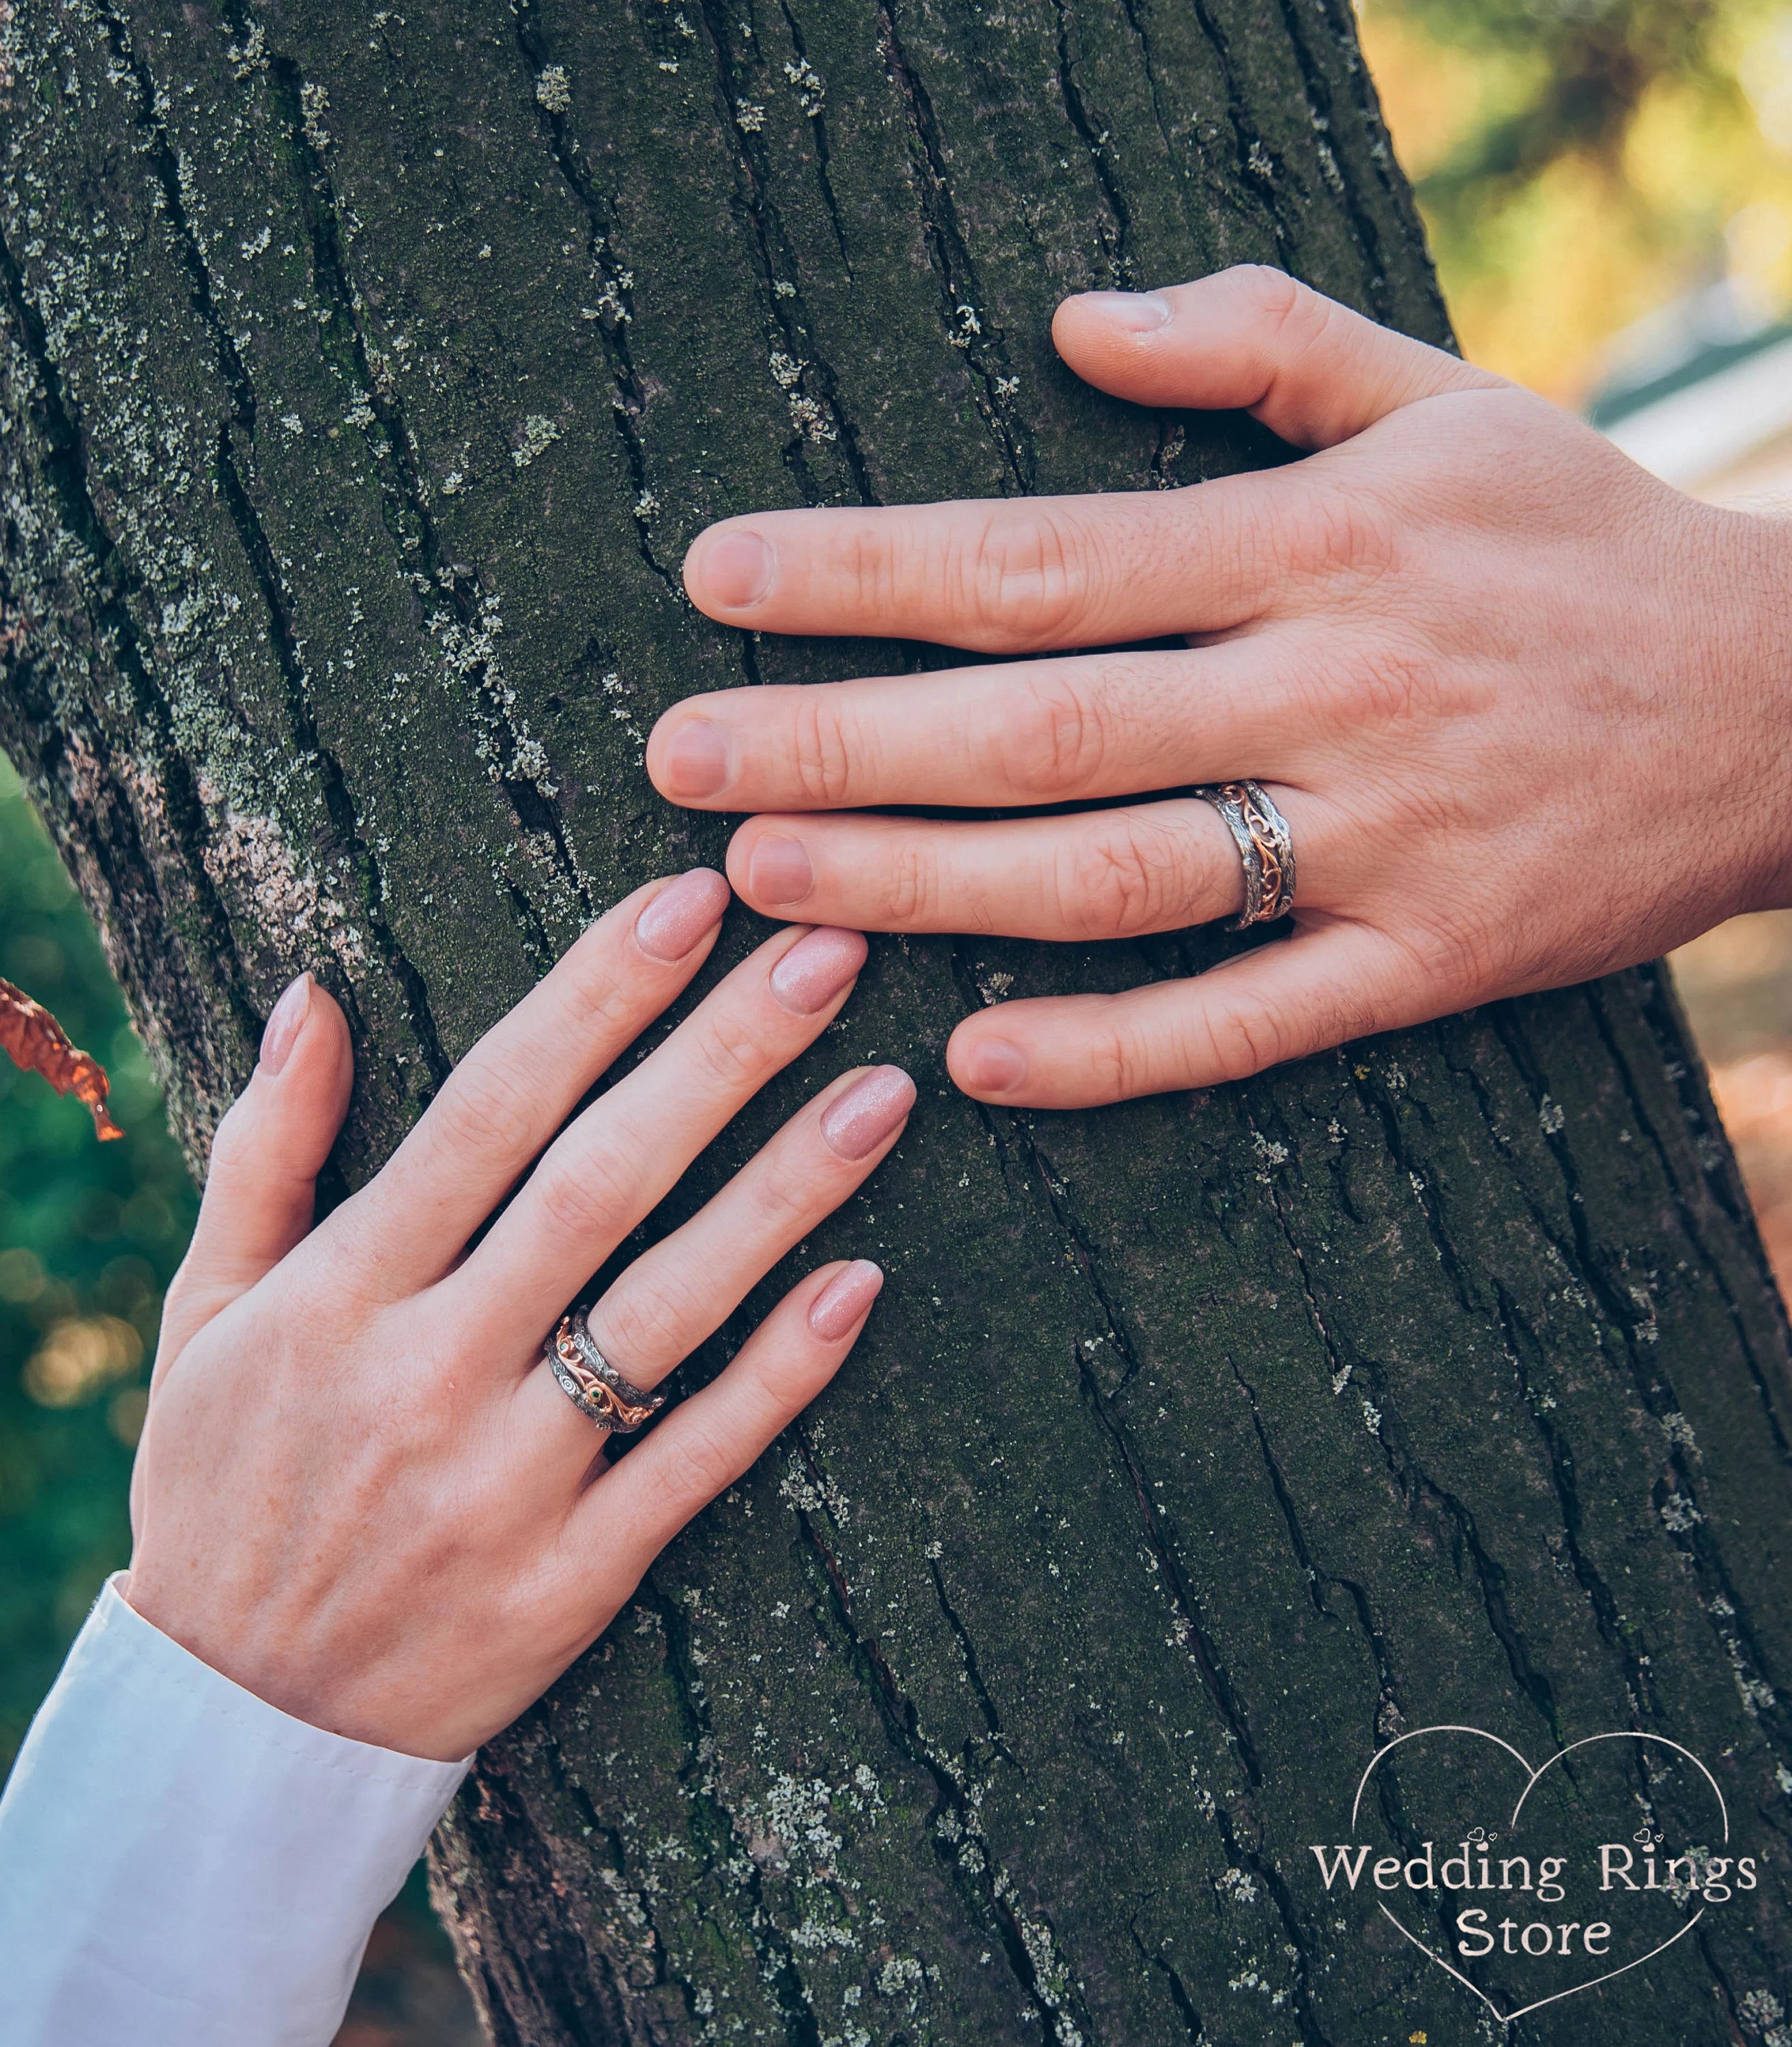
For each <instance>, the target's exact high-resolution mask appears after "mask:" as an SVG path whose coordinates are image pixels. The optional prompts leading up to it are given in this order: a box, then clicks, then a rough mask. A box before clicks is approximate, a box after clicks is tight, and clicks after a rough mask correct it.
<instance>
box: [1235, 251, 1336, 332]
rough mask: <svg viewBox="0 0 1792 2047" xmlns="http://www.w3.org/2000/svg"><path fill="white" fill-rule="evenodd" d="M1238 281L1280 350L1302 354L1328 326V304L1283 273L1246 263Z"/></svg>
mask: <svg viewBox="0 0 1792 2047" xmlns="http://www.w3.org/2000/svg"><path fill="white" fill-rule="evenodd" d="M1239 281H1240V284H1241V285H1242V287H1243V288H1244V292H1245V294H1246V296H1247V297H1248V300H1249V302H1250V307H1251V310H1252V312H1253V313H1254V314H1255V315H1256V317H1257V319H1259V320H1260V322H1261V323H1262V324H1263V326H1264V329H1265V331H1266V332H1267V333H1268V335H1269V336H1270V338H1271V339H1272V340H1274V341H1275V342H1277V343H1278V344H1279V346H1280V347H1281V348H1283V349H1284V350H1293V351H1295V353H1296V354H1300V353H1302V352H1304V351H1305V350H1306V349H1308V348H1310V347H1311V346H1313V345H1314V343H1315V342H1318V341H1319V340H1321V339H1322V338H1323V336H1324V335H1325V332H1326V329H1327V327H1329V326H1330V324H1331V321H1332V315H1333V311H1334V308H1333V303H1332V301H1331V300H1329V299H1328V298H1326V297H1325V296H1323V295H1322V293H1320V292H1315V291H1314V290H1313V289H1312V288H1310V286H1309V285H1306V284H1302V282H1301V281H1300V280H1299V278H1298V277H1290V276H1289V275H1288V273H1287V271H1286V270H1278V269H1274V268H1272V267H1271V265H1269V264H1267V263H1252V264H1248V265H1245V266H1244V269H1242V270H1241V271H1240V278H1239Z"/></svg>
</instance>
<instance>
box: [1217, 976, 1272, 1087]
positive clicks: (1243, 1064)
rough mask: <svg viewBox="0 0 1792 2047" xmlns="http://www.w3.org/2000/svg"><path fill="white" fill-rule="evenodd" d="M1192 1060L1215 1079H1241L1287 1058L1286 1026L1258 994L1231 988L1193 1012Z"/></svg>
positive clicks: (1269, 1004) (1270, 1005)
mask: <svg viewBox="0 0 1792 2047" xmlns="http://www.w3.org/2000/svg"><path fill="white" fill-rule="evenodd" d="M1195 1029H1196V1031H1197V1032H1198V1042H1197V1044H1196V1046H1195V1047H1194V1050H1195V1052H1196V1054H1197V1057H1196V1058H1195V1060H1194V1064H1195V1065H1196V1066H1198V1067H1199V1068H1202V1069H1205V1070H1211V1072H1212V1074H1213V1077H1214V1078H1215V1079H1217V1080H1221V1081H1241V1080H1244V1079H1247V1078H1249V1076H1250V1075H1251V1074H1260V1073H1261V1072H1262V1071H1263V1070H1264V1068H1265V1067H1266V1066H1277V1065H1279V1064H1280V1062H1282V1060H1283V1059H1284V1058H1287V1042H1286V1029H1285V1026H1284V1024H1283V1019H1282V1017H1281V1015H1280V1013H1279V1011H1278V1010H1277V1008H1276V1007H1275V1004H1272V1003H1270V1002H1268V1001H1266V1000H1264V999H1263V998H1262V997H1261V996H1258V995H1256V994H1253V993H1244V992H1241V991H1235V992H1234V993H1233V994H1232V995H1231V996H1229V997H1228V999H1226V1000H1224V1001H1221V1002H1219V1003H1217V1004H1213V1005H1211V1006H1205V1005H1204V1006H1203V1007H1202V1008H1201V1009H1200V1010H1199V1011H1198V1013H1197V1018H1196V1022H1195Z"/></svg>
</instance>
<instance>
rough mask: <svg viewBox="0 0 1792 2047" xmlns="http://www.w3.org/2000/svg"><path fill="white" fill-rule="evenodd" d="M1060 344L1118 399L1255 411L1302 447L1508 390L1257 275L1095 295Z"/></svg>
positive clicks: (1062, 313)
mask: <svg viewBox="0 0 1792 2047" xmlns="http://www.w3.org/2000/svg"><path fill="white" fill-rule="evenodd" d="M1051 338H1052V339H1053V341H1054V342H1055V343H1056V344H1057V347H1058V352H1059V354H1060V355H1061V356H1062V357H1063V358H1064V360H1065V361H1066V362H1067V363H1068V364H1069V365H1070V367H1071V369H1073V370H1074V371H1075V372H1076V373H1077V374H1078V376H1079V377H1082V379H1083V381H1085V382H1086V383H1089V384H1093V385H1095V386H1096V387H1097V389H1099V390H1102V391H1110V392H1112V393H1113V395H1114V396H1115V397H1117V398H1129V399H1131V400H1132V402H1133V403H1134V404H1140V405H1181V406H1187V407H1189V408H1191V409H1197V410H1203V411H1216V410H1222V409H1223V410H1238V411H1243V412H1249V413H1250V414H1251V415H1252V417H1253V418H1256V419H1258V420H1261V421H1262V422H1263V424H1264V425H1265V426H1266V427H1268V428H1269V430H1270V431H1271V433H1273V434H1276V435H1279V436H1280V437H1281V439H1283V440H1285V441H1287V442H1289V443H1291V444H1292V445H1293V446H1294V447H1303V448H1323V447H1333V445H1335V443H1337V442H1339V441H1343V440H1349V439H1350V437H1351V436H1352V435H1353V434H1360V433H1361V432H1362V431H1363V430H1364V428H1366V427H1372V426H1373V425H1374V424H1375V423H1376V420H1380V419H1383V418H1384V417H1385V416H1387V415H1388V413H1389V412H1398V411H1399V409H1400V408H1401V407H1402V406H1404V405H1411V404H1416V403H1417V402H1418V401H1419V400H1420V399H1421V398H1434V397H1437V396H1438V394H1439V393H1442V392H1445V391H1490V390H1497V389H1500V387H1501V385H1503V383H1504V379H1503V378H1501V377H1494V376H1491V375H1489V374H1488V372H1487V371H1486V370H1476V369H1473V368H1471V367H1470V366H1469V364H1467V363H1465V362H1461V361H1459V360H1458V359H1457V357H1455V356H1453V355H1449V354H1446V353H1445V352H1444V350H1442V349H1441V348H1430V347H1428V346H1426V344H1425V343H1424V342H1422V341H1414V340H1412V339H1411V338H1410V337H1409V336H1408V335H1403V334H1395V332H1394V331H1392V329H1391V328H1389V327H1378V326H1377V325H1376V323H1375V322H1374V321H1373V320H1371V319H1364V317H1363V315H1361V314H1360V313H1353V312H1351V310H1350V309H1349V307H1348V306H1341V305H1340V304H1338V303H1337V300H1335V299H1328V298H1325V297H1323V296H1321V294H1320V293H1319V292H1315V291H1311V290H1310V289H1309V288H1307V287H1306V285H1305V284H1301V283H1299V282H1298V281H1296V280H1295V278H1293V277H1289V276H1288V275H1287V273H1285V272H1283V271H1281V270H1271V269H1267V268H1265V267H1264V266H1262V265H1256V264H1252V265H1243V266H1240V268H1238V269H1233V270H1221V271H1219V272H1217V273H1216V274H1215V275H1214V276H1213V277H1202V278H1201V279H1200V280H1198V281H1197V282H1196V283H1194V284H1175V285H1172V286H1171V287H1170V288H1168V289H1167V290H1164V291H1161V292H1084V293H1082V295H1081V296H1078V297H1077V298H1074V299H1066V300H1064V302H1063V304H1062V305H1060V306H1059V308H1058V312H1057V315H1056V317H1055V319H1053V321H1052V323H1051Z"/></svg>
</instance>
